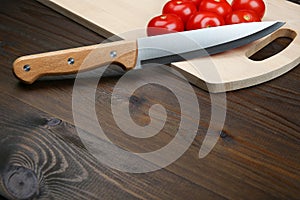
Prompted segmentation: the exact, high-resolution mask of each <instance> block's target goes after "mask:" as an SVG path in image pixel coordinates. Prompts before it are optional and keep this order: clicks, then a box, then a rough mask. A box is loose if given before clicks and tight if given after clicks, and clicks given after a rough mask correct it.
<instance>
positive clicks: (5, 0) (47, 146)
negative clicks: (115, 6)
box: [0, 0, 300, 199]
mask: <svg viewBox="0 0 300 200" xmlns="http://www.w3.org/2000/svg"><path fill="white" fill-rule="evenodd" d="M103 39H104V38H102V37H101V36H99V35H97V34H95V33H93V32H91V31H89V30H87V29H85V28H84V27H82V26H80V25H78V24H76V23H74V22H73V21H70V20H69V19H67V18H65V17H64V16H61V15H60V14H58V13H56V12H54V11H52V10H50V9H48V8H47V7H45V6H43V5H41V4H39V3H37V2H35V1H27V0H1V2H0V70H1V73H0V82H1V84H0V87H1V88H0V89H1V94H0V96H1V97H0V105H1V106H0V113H1V115H0V128H1V131H0V174H1V180H0V194H1V195H2V196H3V199H4V197H5V198H8V199H25V198H29V199H30V198H34V199H300V68H299V67H298V68H295V69H294V70H292V71H290V72H289V73H287V74H285V75H283V76H281V77H279V78H277V79H275V80H272V81H269V82H267V83H264V84H261V85H259V86H256V87H252V88H248V89H244V90H240V91H235V92H229V93H227V101H228V109H227V117H226V122H225V126H224V129H223V134H222V137H221V138H220V139H219V141H218V143H217V144H216V146H215V148H214V149H213V151H212V152H211V153H210V154H209V155H208V156H207V157H206V158H204V159H198V152H199V148H200V146H201V143H202V141H203V138H204V134H205V131H206V130H207V128H208V124H209V120H210V106H211V105H210V96H209V94H208V93H207V92H205V91H203V90H200V89H198V88H196V87H194V90H195V92H196V94H197V97H198V101H199V105H200V107H201V120H200V122H199V130H198V134H197V136H196V139H195V141H194V142H193V144H192V146H191V147H190V148H189V150H188V151H187V152H186V153H185V154H184V155H183V156H182V157H181V158H180V159H178V160H177V161H176V162H175V163H173V164H171V165H170V166H168V167H166V168H164V169H161V170H159V171H156V172H151V173H145V174H130V173H123V172H119V171H117V170H113V169H111V168H109V167H107V166H105V165H103V164H101V163H99V162H97V160H96V159H95V158H93V156H91V155H90V154H89V153H88V151H87V150H86V149H85V148H84V146H83V144H82V142H81V141H80V139H79V137H78V134H77V132H76V129H75V127H74V122H73V116H72V89H73V84H74V79H73V78H72V77H67V78H66V79H58V80H55V81H53V80H43V81H39V82H37V83H36V84H34V85H23V84H20V83H19V82H18V81H17V80H16V79H15V77H14V76H13V74H12V63H13V61H14V59H16V58H17V57H19V56H22V55H26V54H33V53H39V52H45V51H50V50H58V49H65V48H70V47H78V46H82V45H90V44H96V43H99V42H101V41H102V40H103ZM283 43H284V42H283ZM277 46H278V44H277V45H275V47H276V48H277ZM273 48H274V46H273ZM270 49H272V47H271V48H270ZM267 51H268V50H267ZM269 51H270V50H269ZM263 54H267V52H265V53H263ZM118 78H119V72H115V71H114V70H112V71H111V72H108V74H107V75H106V78H104V79H103V80H102V81H101V84H100V85H99V88H98V90H97V94H96V95H97V98H98V101H97V105H96V107H97V110H98V111H99V110H100V109H101V112H100V111H99V112H98V113H97V114H98V118H99V120H100V121H102V122H103V126H104V129H105V131H106V134H107V135H109V137H110V138H111V139H112V140H113V141H115V142H116V143H118V144H119V145H121V146H123V147H124V148H128V149H130V150H133V151H134V150H135V151H138V152H139V151H141V152H143V151H150V150H155V149H156V148H157V147H160V146H163V145H165V144H166V143H168V142H169V141H170V140H171V139H172V138H171V137H172V134H175V133H176V132H175V133H174V131H176V128H177V127H178V123H179V121H180V112H179V110H180V108H179V106H178V103H177V102H176V100H174V96H172V94H170V92H169V91H168V90H166V89H164V88H162V87H159V86H156V85H149V86H148V88H145V90H144V91H141V92H137V93H136V94H135V99H134V101H132V102H131V103H132V106H131V109H132V110H131V111H132V113H133V114H132V117H133V118H134V119H135V120H136V121H137V123H139V124H141V125H143V124H147V123H149V118H148V116H147V114H146V113H147V109H149V105H153V104H155V103H157V102H159V103H161V104H162V105H163V106H164V107H165V108H167V109H168V111H169V112H170V113H171V114H170V116H171V117H168V122H167V124H166V128H165V129H164V131H163V133H160V134H159V136H157V137H154V138H153V140H152V139H151V140H150V141H144V140H143V141H138V140H136V139H135V140H131V138H130V137H128V136H125V135H124V134H122V132H121V131H120V130H119V129H117V128H116V125H115V123H114V121H113V119H112V117H111V111H110V109H109V108H110V107H109V106H110V100H109V98H110V96H111V93H112V90H113V88H114V85H115V84H116V83H117V81H118ZM174 78H176V77H174ZM147 91H152V92H151V93H147ZM153 91H154V92H153Z"/></svg>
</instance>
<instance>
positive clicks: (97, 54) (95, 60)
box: [13, 41, 137, 84]
mask: <svg viewBox="0 0 300 200" xmlns="http://www.w3.org/2000/svg"><path fill="white" fill-rule="evenodd" d="M136 59H137V42H136V41H118V42H111V43H105V44H99V45H93V46H85V47H79V48H74V49H67V50H61V51H54V52H48V53H42V54H36V55H29V56H23V57H20V58H18V59H17V60H16V61H15V62H14V64H13V72H14V74H15V75H16V77H17V78H18V79H20V80H21V81H23V82H25V83H27V84H31V83H33V82H34V81H35V80H37V79H38V78H40V77H42V76H47V75H63V74H74V73H77V72H79V71H86V70H91V69H94V68H96V67H99V66H102V65H106V64H109V63H119V64H121V65H122V66H123V67H124V68H125V69H127V70H129V69H132V68H134V67H135V64H136Z"/></svg>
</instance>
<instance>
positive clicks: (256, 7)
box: [231, 0, 266, 19]
mask: <svg viewBox="0 0 300 200" xmlns="http://www.w3.org/2000/svg"><path fill="white" fill-rule="evenodd" d="M231 6H232V9H233V10H253V11H254V12H256V13H257V15H258V17H259V18H260V19H262V18H263V16H264V14H265V10H266V5H265V3H264V1H263V0H233V1H232V3H231Z"/></svg>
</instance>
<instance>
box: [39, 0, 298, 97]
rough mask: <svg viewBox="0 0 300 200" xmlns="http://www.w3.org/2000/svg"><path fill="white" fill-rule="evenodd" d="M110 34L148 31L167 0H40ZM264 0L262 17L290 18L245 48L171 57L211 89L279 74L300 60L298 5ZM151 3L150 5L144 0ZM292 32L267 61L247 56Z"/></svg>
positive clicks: (135, 34)
mask: <svg viewBox="0 0 300 200" xmlns="http://www.w3.org/2000/svg"><path fill="white" fill-rule="evenodd" d="M38 1H40V2H42V3H44V4H45V5H48V6H50V7H51V8H53V9H55V10H57V11H59V12H61V13H63V14H65V15H66V16H68V17H70V18H71V19H74V20H75V21H77V22H79V23H81V24H83V25H85V26H87V27H89V28H91V29H92V30H94V31H96V32H98V33H100V34H107V33H108V34H107V35H106V37H109V36H111V35H117V36H118V37H116V38H120V37H121V38H123V39H128V40H129V39H130V40H132V39H135V38H137V37H143V36H145V33H146V31H145V28H146V25H147V23H148V21H149V20H150V19H151V18H152V17H153V16H156V15H159V14H160V13H161V10H162V7H163V5H164V3H165V2H167V0H164V1H161V0H157V1H153V0H151V1H150V0H144V1H139V0H134V1H133V0H127V1H125V0H118V1H106V0H85V1H82V0H75V1H68V0H38ZM229 2H231V1H229ZM265 2H266V8H267V10H266V14H265V17H264V19H263V20H264V21H271V20H276V21H277V20H278V21H284V22H286V25H285V26H284V28H283V29H281V30H280V31H277V32H275V33H274V34H271V35H269V36H267V37H265V38H263V39H261V40H259V41H256V42H254V43H252V44H249V45H246V46H244V47H241V48H237V49H234V50H230V51H227V52H225V53H222V54H218V55H214V56H211V57H207V58H201V59H195V60H193V61H192V62H180V63H173V64H172V66H173V68H175V69H177V70H179V71H180V72H181V73H182V74H184V75H185V76H186V77H187V78H188V79H189V81H190V82H191V83H193V84H194V85H196V86H198V87H200V88H202V89H206V90H209V91H210V92H224V91H232V90H237V89H241V88H246V87H250V86H253V85H257V84H260V83H263V82H266V81H269V80H272V79H274V78H276V77H278V76H281V75H283V74H285V73H287V72H288V71H290V70H291V69H293V68H294V67H296V66H297V65H298V64H299V63H300V57H299V54H298V53H297V49H299V46H300V38H299V36H297V34H298V35H299V33H300V30H299V27H300V24H299V22H298V20H295V19H297V18H300V14H299V13H300V6H299V5H297V4H293V3H291V2H287V1H286V0H278V1H276V2H275V1H271V0H265ZM145 5H147V6H145ZM280 37H289V38H291V39H293V42H292V43H291V44H290V45H289V46H288V47H287V48H286V49H284V50H283V51H281V52H280V53H278V54H276V55H275V56H272V57H270V58H269V59H265V60H263V61H259V62H258V61H256V62H254V61H253V60H251V59H249V57H250V56H251V55H253V54H254V53H255V52H256V51H258V50H259V49H261V48H263V47H264V46H266V45H267V44H268V43H270V42H271V41H273V40H274V39H276V38H280Z"/></svg>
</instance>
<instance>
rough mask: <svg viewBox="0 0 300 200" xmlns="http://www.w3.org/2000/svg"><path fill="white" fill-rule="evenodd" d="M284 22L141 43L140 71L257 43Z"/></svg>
mask: <svg viewBox="0 0 300 200" xmlns="http://www.w3.org/2000/svg"><path fill="white" fill-rule="evenodd" d="M283 25H284V23H283V22H277V21H275V22H252V23H242V24H235V25H226V26H219V27H212V28H206V29H200V30H193V31H185V32H179V33H171V34H166V35H158V36H152V37H145V38H140V39H138V60H137V68H138V67H140V65H141V64H145V63H160V64H168V63H172V62H179V61H184V60H187V59H192V58H198V57H203V56H208V55H212V54H216V53H220V52H224V51H227V50H230V49H233V48H237V47H240V46H243V45H246V44H249V43H251V42H253V41H255V40H258V39H260V38H262V37H264V36H266V35H268V34H270V33H272V32H274V31H275V30H277V29H279V28H280V27H281V26H283Z"/></svg>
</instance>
